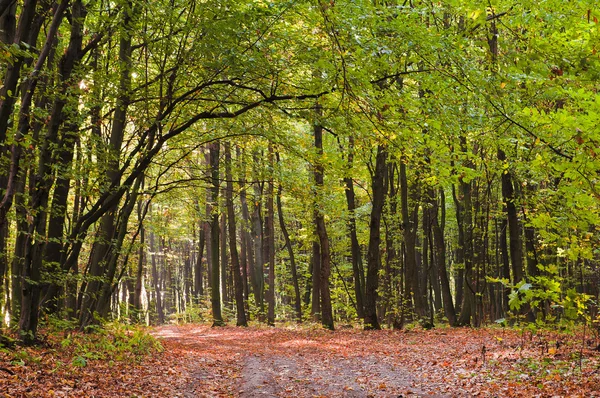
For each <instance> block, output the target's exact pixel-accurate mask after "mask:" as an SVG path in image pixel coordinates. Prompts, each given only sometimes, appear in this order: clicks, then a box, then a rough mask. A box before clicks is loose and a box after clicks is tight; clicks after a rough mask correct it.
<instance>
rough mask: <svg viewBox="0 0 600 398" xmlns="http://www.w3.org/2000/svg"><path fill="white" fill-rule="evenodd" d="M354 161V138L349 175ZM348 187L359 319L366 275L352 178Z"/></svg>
mask: <svg viewBox="0 0 600 398" xmlns="http://www.w3.org/2000/svg"><path fill="white" fill-rule="evenodd" d="M353 160H354V137H352V136H350V138H349V139H348V173H350V171H351V170H352V164H353ZM344 184H345V185H346V190H345V192H346V204H347V207H348V213H349V218H348V234H349V235H350V247H351V253H352V275H353V276H354V295H355V297H356V314H357V315H358V317H359V318H361V319H362V318H364V317H365V309H364V307H365V304H364V301H365V291H364V286H365V273H364V269H363V263H362V253H361V250H360V244H359V243H358V237H357V235H356V214H355V211H356V195H355V194H354V181H353V180H352V177H351V176H347V177H344Z"/></svg>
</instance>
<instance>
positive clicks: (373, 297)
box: [365, 144, 387, 330]
mask: <svg viewBox="0 0 600 398" xmlns="http://www.w3.org/2000/svg"><path fill="white" fill-rule="evenodd" d="M386 161H387V148H385V147H384V146H383V145H381V144H379V145H378V146H377V157H376V160H375V171H374V173H373V175H372V176H371V189H372V195H373V199H372V209H371V221H370V224H369V250H368V252H367V280H366V290H365V329H366V330H369V329H376V330H379V329H381V326H380V325H379V320H378V317H377V287H378V284H379V268H380V267H381V253H380V251H379V246H380V243H381V231H380V229H381V213H382V212H383V205H384V198H385V187H384V179H385V166H386Z"/></svg>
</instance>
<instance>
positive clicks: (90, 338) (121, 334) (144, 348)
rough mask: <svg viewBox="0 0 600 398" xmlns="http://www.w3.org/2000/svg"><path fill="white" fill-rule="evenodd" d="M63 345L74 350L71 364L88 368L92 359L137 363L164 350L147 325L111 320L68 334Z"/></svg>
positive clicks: (63, 347) (64, 347)
mask: <svg viewBox="0 0 600 398" xmlns="http://www.w3.org/2000/svg"><path fill="white" fill-rule="evenodd" d="M60 345H61V348H62V349H63V350H66V351H68V352H70V353H71V356H72V360H71V363H72V364H73V365H75V366H78V367H85V366H86V364H87V361H89V360H107V361H125V362H129V361H133V362H136V363H137V362H139V361H140V360H141V359H142V358H143V357H144V356H146V355H149V354H151V353H154V352H161V351H162V350H163V348H162V345H161V344H160V342H159V341H158V340H157V339H155V338H154V337H153V336H151V335H150V334H149V333H147V332H146V330H145V329H144V328H142V327H139V326H130V325H125V324H122V323H119V322H111V323H107V324H105V325H104V327H102V328H97V329H96V330H95V331H94V332H92V333H80V332H71V333H68V334H67V336H66V337H65V338H63V339H62V340H61V341H60Z"/></svg>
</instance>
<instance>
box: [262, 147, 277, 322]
mask: <svg viewBox="0 0 600 398" xmlns="http://www.w3.org/2000/svg"><path fill="white" fill-rule="evenodd" d="M268 151H269V154H268V157H267V158H268V162H269V166H268V169H269V170H270V172H269V180H268V182H267V195H266V207H267V209H266V210H267V214H266V216H265V236H264V238H265V245H266V250H265V252H266V253H265V254H266V255H267V258H266V260H267V261H268V264H269V289H268V293H267V301H268V310H267V323H268V324H269V325H275V226H274V221H275V220H274V219H275V210H274V208H273V196H274V187H273V185H274V184H273V167H274V165H275V163H274V152H273V144H271V143H269V149H268Z"/></svg>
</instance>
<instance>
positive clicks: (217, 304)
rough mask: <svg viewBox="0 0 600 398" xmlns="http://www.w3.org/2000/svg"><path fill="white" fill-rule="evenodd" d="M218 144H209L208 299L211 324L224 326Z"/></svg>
mask: <svg viewBox="0 0 600 398" xmlns="http://www.w3.org/2000/svg"><path fill="white" fill-rule="evenodd" d="M219 146H220V144H219V143H218V142H217V143H211V144H209V150H210V170H211V184H212V186H211V190H210V192H211V198H210V199H211V200H210V202H211V204H212V212H211V213H212V215H211V222H210V246H211V251H212V253H211V255H212V263H211V267H212V272H211V280H210V289H211V291H210V301H211V306H212V313H213V326H225V322H223V316H222V315H221V295H220V292H219V290H220V283H219V282H220V281H219V277H220V273H219Z"/></svg>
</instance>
